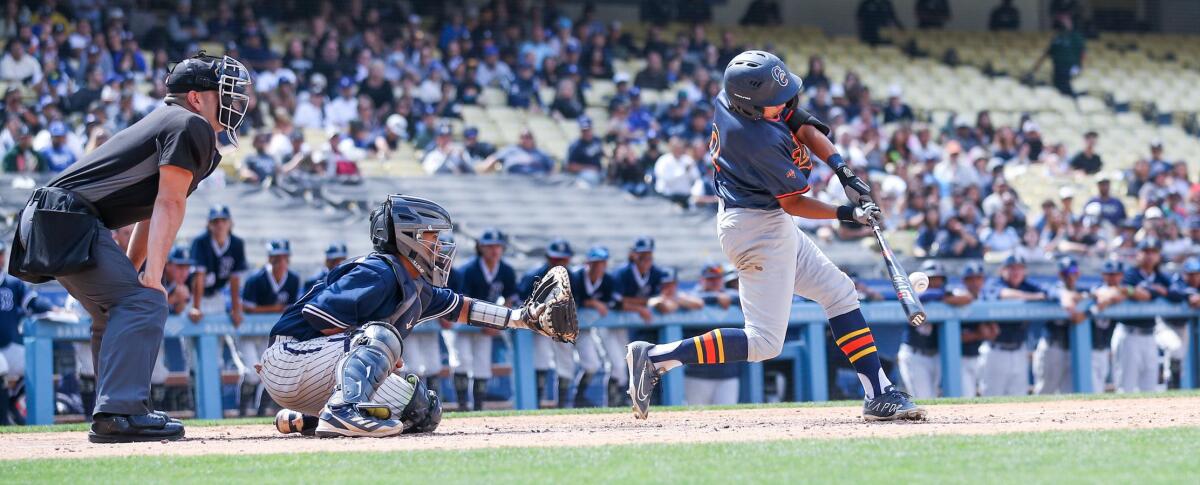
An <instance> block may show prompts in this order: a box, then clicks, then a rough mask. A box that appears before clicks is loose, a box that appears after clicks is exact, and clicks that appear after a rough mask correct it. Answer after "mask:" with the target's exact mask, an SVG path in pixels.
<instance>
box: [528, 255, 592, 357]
mask: <svg viewBox="0 0 1200 485" xmlns="http://www.w3.org/2000/svg"><path fill="white" fill-rule="evenodd" d="M522 310H523V313H524V315H523V316H524V317H525V318H524V320H525V323H526V324H527V325H529V328H530V329H531V330H533V331H534V332H537V333H540V334H542V335H545V336H547V337H550V338H552V339H554V340H557V341H559V342H566V343H571V344H573V343H575V337H576V336H577V335H579V317H578V316H577V315H576V314H575V299H574V298H573V297H572V296H571V278H570V275H569V274H568V273H567V269H566V268H563V267H562V266H555V267H553V268H550V271H547V272H546V275H545V276H542V277H541V279H539V280H538V281H537V282H536V283H534V285H533V293H532V294H530V295H529V298H528V299H527V300H526V301H525V305H524V306H523V307H522Z"/></svg>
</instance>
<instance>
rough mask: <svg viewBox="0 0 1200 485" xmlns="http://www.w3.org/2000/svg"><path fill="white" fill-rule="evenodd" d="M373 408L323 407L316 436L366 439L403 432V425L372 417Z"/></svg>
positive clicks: (398, 422) (351, 405)
mask: <svg viewBox="0 0 1200 485" xmlns="http://www.w3.org/2000/svg"><path fill="white" fill-rule="evenodd" d="M373 414H377V408H376V407H374V406H371V407H366V406H364V407H363V408H360V407H359V406H358V405H356V404H341V405H337V406H328V405H326V406H325V409H322V410H321V416H320V419H318V421H317V430H316V431H317V436H318V437H321V438H342V437H368V438H384V437H388V436H396V435H398V434H400V433H402V432H404V423H401V422H400V421H397V420H395V419H391V417H390V416H389V417H387V418H378V417H375V416H373Z"/></svg>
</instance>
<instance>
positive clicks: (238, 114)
mask: <svg viewBox="0 0 1200 485" xmlns="http://www.w3.org/2000/svg"><path fill="white" fill-rule="evenodd" d="M250 84H251V81H250V71H249V70H248V69H246V66H244V65H242V63H241V62H238V60H237V59H234V58H232V57H229V56H222V57H215V56H210V55H208V54H205V53H204V51H200V53H198V54H196V55H195V56H193V57H191V58H189V59H184V60H183V62H180V63H178V64H176V65H174V66H172V67H171V69H170V72H169V73H168V74H167V90H168V91H169V92H171V93H186V92H188V91H217V95H218V97H219V98H220V102H221V105H220V107H219V109H218V111H217V122H218V123H220V124H221V126H223V127H225V130H224V131H222V132H220V133H218V134H217V152H219V153H220V154H221V155H222V156H224V155H229V154H230V153H232V152H233V151H234V150H236V149H237V147H238V138H237V130H238V127H240V126H241V125H242V121H243V120H244V119H245V118H246V111H247V110H248V109H249V106H250V96H249V94H247V88H248V87H249V86H250Z"/></svg>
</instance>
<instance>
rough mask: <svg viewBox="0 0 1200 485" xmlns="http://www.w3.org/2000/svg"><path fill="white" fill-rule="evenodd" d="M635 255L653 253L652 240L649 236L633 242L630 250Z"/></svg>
mask: <svg viewBox="0 0 1200 485" xmlns="http://www.w3.org/2000/svg"><path fill="white" fill-rule="evenodd" d="M630 250H631V251H633V252H635V253H651V252H654V238H652V237H650V236H642V237H639V238H637V240H635V241H633V247H632V248H631V249H630Z"/></svg>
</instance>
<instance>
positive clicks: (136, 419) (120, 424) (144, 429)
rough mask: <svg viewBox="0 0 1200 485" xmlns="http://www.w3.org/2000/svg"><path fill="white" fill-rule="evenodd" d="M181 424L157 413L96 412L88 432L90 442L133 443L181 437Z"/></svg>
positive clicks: (182, 432) (170, 439)
mask: <svg viewBox="0 0 1200 485" xmlns="http://www.w3.org/2000/svg"><path fill="white" fill-rule="evenodd" d="M183 434H184V431H183V425H182V424H180V423H179V422H172V421H168V420H167V418H164V417H163V416H162V415H159V414H153V413H150V414H140V415H132V416H130V415H124V414H106V413H100V414H97V415H96V416H95V417H94V419H93V421H92V430H91V431H90V432H88V441H90V442H92V443H134V442H141V441H175V440H177V439H180V438H183Z"/></svg>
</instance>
